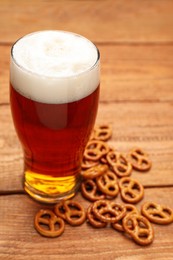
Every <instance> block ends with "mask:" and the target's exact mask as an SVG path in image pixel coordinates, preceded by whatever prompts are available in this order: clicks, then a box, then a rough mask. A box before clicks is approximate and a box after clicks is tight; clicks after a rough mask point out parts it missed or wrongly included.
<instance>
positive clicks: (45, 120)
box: [10, 30, 100, 203]
mask: <svg viewBox="0 0 173 260" xmlns="http://www.w3.org/2000/svg"><path fill="white" fill-rule="evenodd" d="M99 67H100V54H99V51H98V49H97V47H96V46H95V45H94V44H93V43H92V42H91V41H89V40H88V39H86V38H85V37H83V36H80V35H78V34H74V33H71V32H65V31H54V30H52V31H38V32H34V33H31V34H28V35H26V36H24V37H22V38H20V39H19V40H18V41H16V42H15V43H14V45H13V46H12V49H11V63H10V104H11V111H12V117H13V121H14V125H15V129H16V132H17V135H18V138H19V140H20V143H21V145H22V148H23V152H24V181H23V183H24V189H25V191H26V192H27V193H28V194H29V195H30V196H31V197H32V198H34V199H35V200H37V201H40V202H46V203H56V202H57V201H59V200H61V199H67V198H70V197H72V196H74V195H75V193H76V191H77V190H78V188H79V185H80V172H81V162H82V158H83V152H84V149H85V146H86V144H87V142H88V140H89V137H90V134H91V131H92V129H93V126H94V123H95V118H96V114H97V108H98V100H99V85H100V70H99Z"/></svg>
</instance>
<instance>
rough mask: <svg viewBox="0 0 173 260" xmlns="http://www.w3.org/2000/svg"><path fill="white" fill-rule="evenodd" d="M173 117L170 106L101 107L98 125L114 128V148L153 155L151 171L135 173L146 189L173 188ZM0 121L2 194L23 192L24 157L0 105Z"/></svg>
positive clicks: (7, 112) (5, 109)
mask: <svg viewBox="0 0 173 260" xmlns="http://www.w3.org/2000/svg"><path fill="white" fill-rule="evenodd" d="M172 114H173V107H172V104H169V103H158V102H156V103H150V102H149V103H140V102H139V103H131V102H129V103H117V104H111V103H108V104H104V103H101V104H100V106H99V111H98V116H97V122H96V124H102V123H109V124H111V125H112V127H113V136H112V139H111V140H110V142H109V143H110V145H111V146H113V147H115V148H116V149H118V150H119V151H122V152H124V153H127V152H128V151H129V150H130V149H132V148H133V147H135V146H137V147H141V148H143V149H145V150H146V151H147V152H148V153H149V154H150V156H151V159H152V162H153V167H152V169H151V171H150V172H149V173H137V172H135V171H134V173H133V175H134V177H136V178H137V179H139V180H140V181H141V182H142V184H143V185H145V186H162V185H173V161H172V157H173V119H172ZM0 118H1V120H2V122H3V124H0V147H1V149H0V172H1V174H0V192H4V191H5V190H6V191H8V190H9V191H10V190H21V189H22V182H21V179H22V171H23V155H22V150H21V146H20V143H19V141H18V138H17V135H16V133H15V130H14V126H13V122H12V118H11V112H10V108H9V106H8V105H6V106H1V109H0ZM7 129H8V131H7ZM9 180H10V182H9Z"/></svg>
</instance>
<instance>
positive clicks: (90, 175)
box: [82, 164, 108, 179]
mask: <svg viewBox="0 0 173 260" xmlns="http://www.w3.org/2000/svg"><path fill="white" fill-rule="evenodd" d="M107 170H108V166H107V165H106V164H99V165H97V166H94V167H92V168H90V169H88V170H86V171H84V172H82V176H83V178H84V179H95V178H97V177H98V176H100V175H102V174H104V173H105V172H106V171H107Z"/></svg>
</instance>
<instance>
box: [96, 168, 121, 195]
mask: <svg viewBox="0 0 173 260" xmlns="http://www.w3.org/2000/svg"><path fill="white" fill-rule="evenodd" d="M96 183H97V186H98V188H99V189H100V190H101V191H102V192H103V193H104V194H106V195H108V196H111V197H115V196H117V194H118V192H119V186H118V182H117V177H116V176H115V174H114V173H113V172H111V171H107V172H106V173H104V174H103V175H101V176H99V177H97V178H96Z"/></svg>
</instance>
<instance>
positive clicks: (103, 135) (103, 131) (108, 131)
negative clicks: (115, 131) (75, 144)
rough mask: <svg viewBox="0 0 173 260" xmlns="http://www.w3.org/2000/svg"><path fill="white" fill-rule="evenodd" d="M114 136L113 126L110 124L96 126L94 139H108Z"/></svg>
mask: <svg viewBox="0 0 173 260" xmlns="http://www.w3.org/2000/svg"><path fill="white" fill-rule="evenodd" d="M111 136H112V127H111V126H110V125H100V126H96V127H95V129H94V133H93V136H92V137H93V139H96V140H99V141H107V140H109V139H110V138H111Z"/></svg>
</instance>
